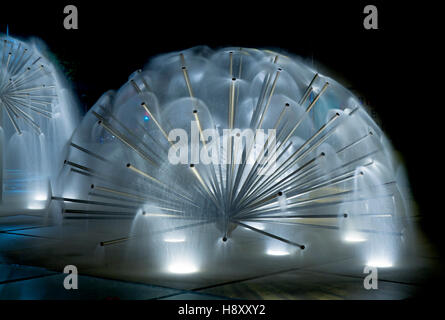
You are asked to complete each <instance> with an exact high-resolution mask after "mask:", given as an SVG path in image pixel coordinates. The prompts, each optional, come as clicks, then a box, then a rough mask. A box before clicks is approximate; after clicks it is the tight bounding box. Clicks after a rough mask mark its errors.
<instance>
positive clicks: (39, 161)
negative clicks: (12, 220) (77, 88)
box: [0, 35, 79, 215]
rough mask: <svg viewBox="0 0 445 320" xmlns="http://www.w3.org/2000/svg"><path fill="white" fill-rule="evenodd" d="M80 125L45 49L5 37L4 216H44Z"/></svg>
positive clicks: (1, 95) (0, 170) (0, 55)
mask: <svg viewBox="0 0 445 320" xmlns="http://www.w3.org/2000/svg"><path fill="white" fill-rule="evenodd" d="M78 122H79V114H78V110H77V107H76V106H75V103H74V100H73V98H72V96H71V94H70V92H69V89H68V87H67V85H66V83H65V81H64V79H63V78H62V77H61V76H60V74H59V72H58V70H57V69H56V67H55V66H54V64H53V63H51V61H50V60H49V59H48V54H47V52H46V50H45V48H44V45H43V44H42V43H41V42H40V41H38V40H31V41H21V40H17V39H14V38H12V37H10V36H1V35H0V148H1V155H2V156H1V157H0V181H1V189H0V215H11V214H17V213H19V214H23V213H30V214H32V213H36V214H41V213H42V212H43V211H42V210H44V209H46V208H47V207H48V205H49V202H50V199H51V187H52V188H55V187H56V186H55V182H56V177H57V174H58V172H59V171H60V169H61V166H62V163H63V160H62V159H63V156H61V155H62V153H63V150H64V149H66V148H65V146H66V144H67V143H68V141H69V139H70V137H71V135H72V133H73V131H74V129H75V127H76V126H77V124H78Z"/></svg>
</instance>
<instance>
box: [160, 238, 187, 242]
mask: <svg viewBox="0 0 445 320" xmlns="http://www.w3.org/2000/svg"><path fill="white" fill-rule="evenodd" d="M164 242H170V243H178V242H185V238H165V239H164Z"/></svg>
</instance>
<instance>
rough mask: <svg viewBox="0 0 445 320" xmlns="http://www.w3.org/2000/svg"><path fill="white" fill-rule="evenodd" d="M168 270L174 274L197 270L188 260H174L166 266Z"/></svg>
mask: <svg viewBox="0 0 445 320" xmlns="http://www.w3.org/2000/svg"><path fill="white" fill-rule="evenodd" d="M168 271H169V272H171V273H176V274H189V273H194V272H197V271H198V268H197V267H196V266H195V265H193V264H192V263H190V262H184V261H180V262H175V263H173V264H171V265H170V266H169V267H168Z"/></svg>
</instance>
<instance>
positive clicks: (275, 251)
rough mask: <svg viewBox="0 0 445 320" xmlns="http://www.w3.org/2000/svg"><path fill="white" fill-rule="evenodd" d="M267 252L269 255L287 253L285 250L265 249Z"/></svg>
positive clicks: (285, 254)
mask: <svg viewBox="0 0 445 320" xmlns="http://www.w3.org/2000/svg"><path fill="white" fill-rule="evenodd" d="M267 254H268V255H270V256H287V255H289V254H290V253H289V251H285V250H272V249H270V250H267Z"/></svg>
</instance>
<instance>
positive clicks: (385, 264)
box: [366, 259, 393, 268]
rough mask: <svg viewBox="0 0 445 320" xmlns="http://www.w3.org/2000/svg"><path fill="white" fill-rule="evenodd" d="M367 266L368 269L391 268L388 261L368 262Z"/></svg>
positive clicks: (376, 260) (375, 260)
mask: <svg viewBox="0 0 445 320" xmlns="http://www.w3.org/2000/svg"><path fill="white" fill-rule="evenodd" d="M366 265H367V266H370V267H376V268H390V267H392V266H393V264H392V262H391V261H389V260H388V259H374V260H371V261H368V263H366Z"/></svg>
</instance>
